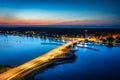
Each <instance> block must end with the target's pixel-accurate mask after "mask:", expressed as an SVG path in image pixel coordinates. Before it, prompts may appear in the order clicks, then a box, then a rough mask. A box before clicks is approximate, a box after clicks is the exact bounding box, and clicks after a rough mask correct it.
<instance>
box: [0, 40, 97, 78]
mask: <svg viewBox="0 0 120 80" xmlns="http://www.w3.org/2000/svg"><path fill="white" fill-rule="evenodd" d="M66 40H67V39H66ZM68 40H70V39H68ZM71 40H73V39H72V38H71ZM84 40H85V38H79V39H78V38H76V39H74V40H73V41H70V42H67V43H65V44H63V45H61V46H59V47H57V48H55V49H53V50H51V51H50V52H48V53H46V54H44V55H42V56H39V57H37V58H35V59H33V60H31V61H28V62H26V63H24V64H22V65H20V66H18V67H15V68H12V69H10V70H8V71H6V72H4V73H2V74H0V80H21V79H23V78H24V77H26V76H27V75H29V74H31V73H34V72H35V71H36V70H37V69H40V68H41V69H42V68H43V67H45V66H47V65H49V64H51V63H52V61H53V60H54V59H55V58H57V57H61V56H62V57H64V56H65V55H66V54H68V53H69V52H70V51H71V49H72V47H71V46H72V45H74V44H76V43H78V42H79V41H84ZM89 41H94V42H96V39H89Z"/></svg>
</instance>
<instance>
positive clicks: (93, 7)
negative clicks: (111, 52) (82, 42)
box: [0, 0, 120, 25]
mask: <svg viewBox="0 0 120 80" xmlns="http://www.w3.org/2000/svg"><path fill="white" fill-rule="evenodd" d="M119 5H120V0H0V25H120V8H119Z"/></svg>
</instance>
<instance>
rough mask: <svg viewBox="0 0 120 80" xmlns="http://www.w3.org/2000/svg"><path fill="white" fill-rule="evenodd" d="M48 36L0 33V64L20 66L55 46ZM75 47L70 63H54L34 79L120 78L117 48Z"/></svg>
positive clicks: (119, 79)
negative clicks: (90, 48)
mask: <svg viewBox="0 0 120 80" xmlns="http://www.w3.org/2000/svg"><path fill="white" fill-rule="evenodd" d="M52 42H53V43H54V42H55V41H53V40H49V39H41V38H33V37H24V36H12V35H7V36H5V35H0V64H9V65H20V64H23V63H25V62H27V61H29V60H31V59H33V58H36V57H38V56H40V55H42V54H44V53H46V52H48V51H50V50H52V49H54V48H56V47H57V46H59V45H52V44H41V43H52ZM57 43H59V42H57ZM89 47H92V48H96V49H99V50H100V52H97V51H94V50H89V49H86V48H79V50H78V51H77V52H76V53H75V54H76V56H77V59H75V62H73V63H65V64H60V65H56V66H54V67H53V68H48V69H46V70H45V71H44V72H43V73H38V74H36V75H35V76H34V80H120V47H113V48H109V47H106V46H89Z"/></svg>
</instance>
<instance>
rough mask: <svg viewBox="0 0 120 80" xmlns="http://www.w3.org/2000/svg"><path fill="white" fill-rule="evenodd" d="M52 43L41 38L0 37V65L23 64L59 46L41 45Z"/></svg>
mask: <svg viewBox="0 0 120 80" xmlns="http://www.w3.org/2000/svg"><path fill="white" fill-rule="evenodd" d="M53 42H55V41H53V40H48V39H41V38H33V37H22V36H21V37H20V36H12V35H11V36H10V35H6V36H5V35H0V64H8V65H12V66H15V65H20V64H23V63H25V62H27V61H29V60H31V59H34V58H36V57H38V56H40V55H42V54H44V53H46V52H48V51H50V50H52V49H54V48H56V47H57V46H59V45H50V44H48V45H46V44H41V43H53Z"/></svg>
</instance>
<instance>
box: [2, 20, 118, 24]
mask: <svg viewBox="0 0 120 80" xmlns="http://www.w3.org/2000/svg"><path fill="white" fill-rule="evenodd" d="M116 22H117V23H119V22H120V21H116ZM110 23H112V24H113V23H114V22H112V21H107V20H73V21H62V20H61V21H60V20H59V21H58V20H20V19H19V20H17V19H12V20H10V19H8V20H4V19H0V25H101V24H110Z"/></svg>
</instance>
